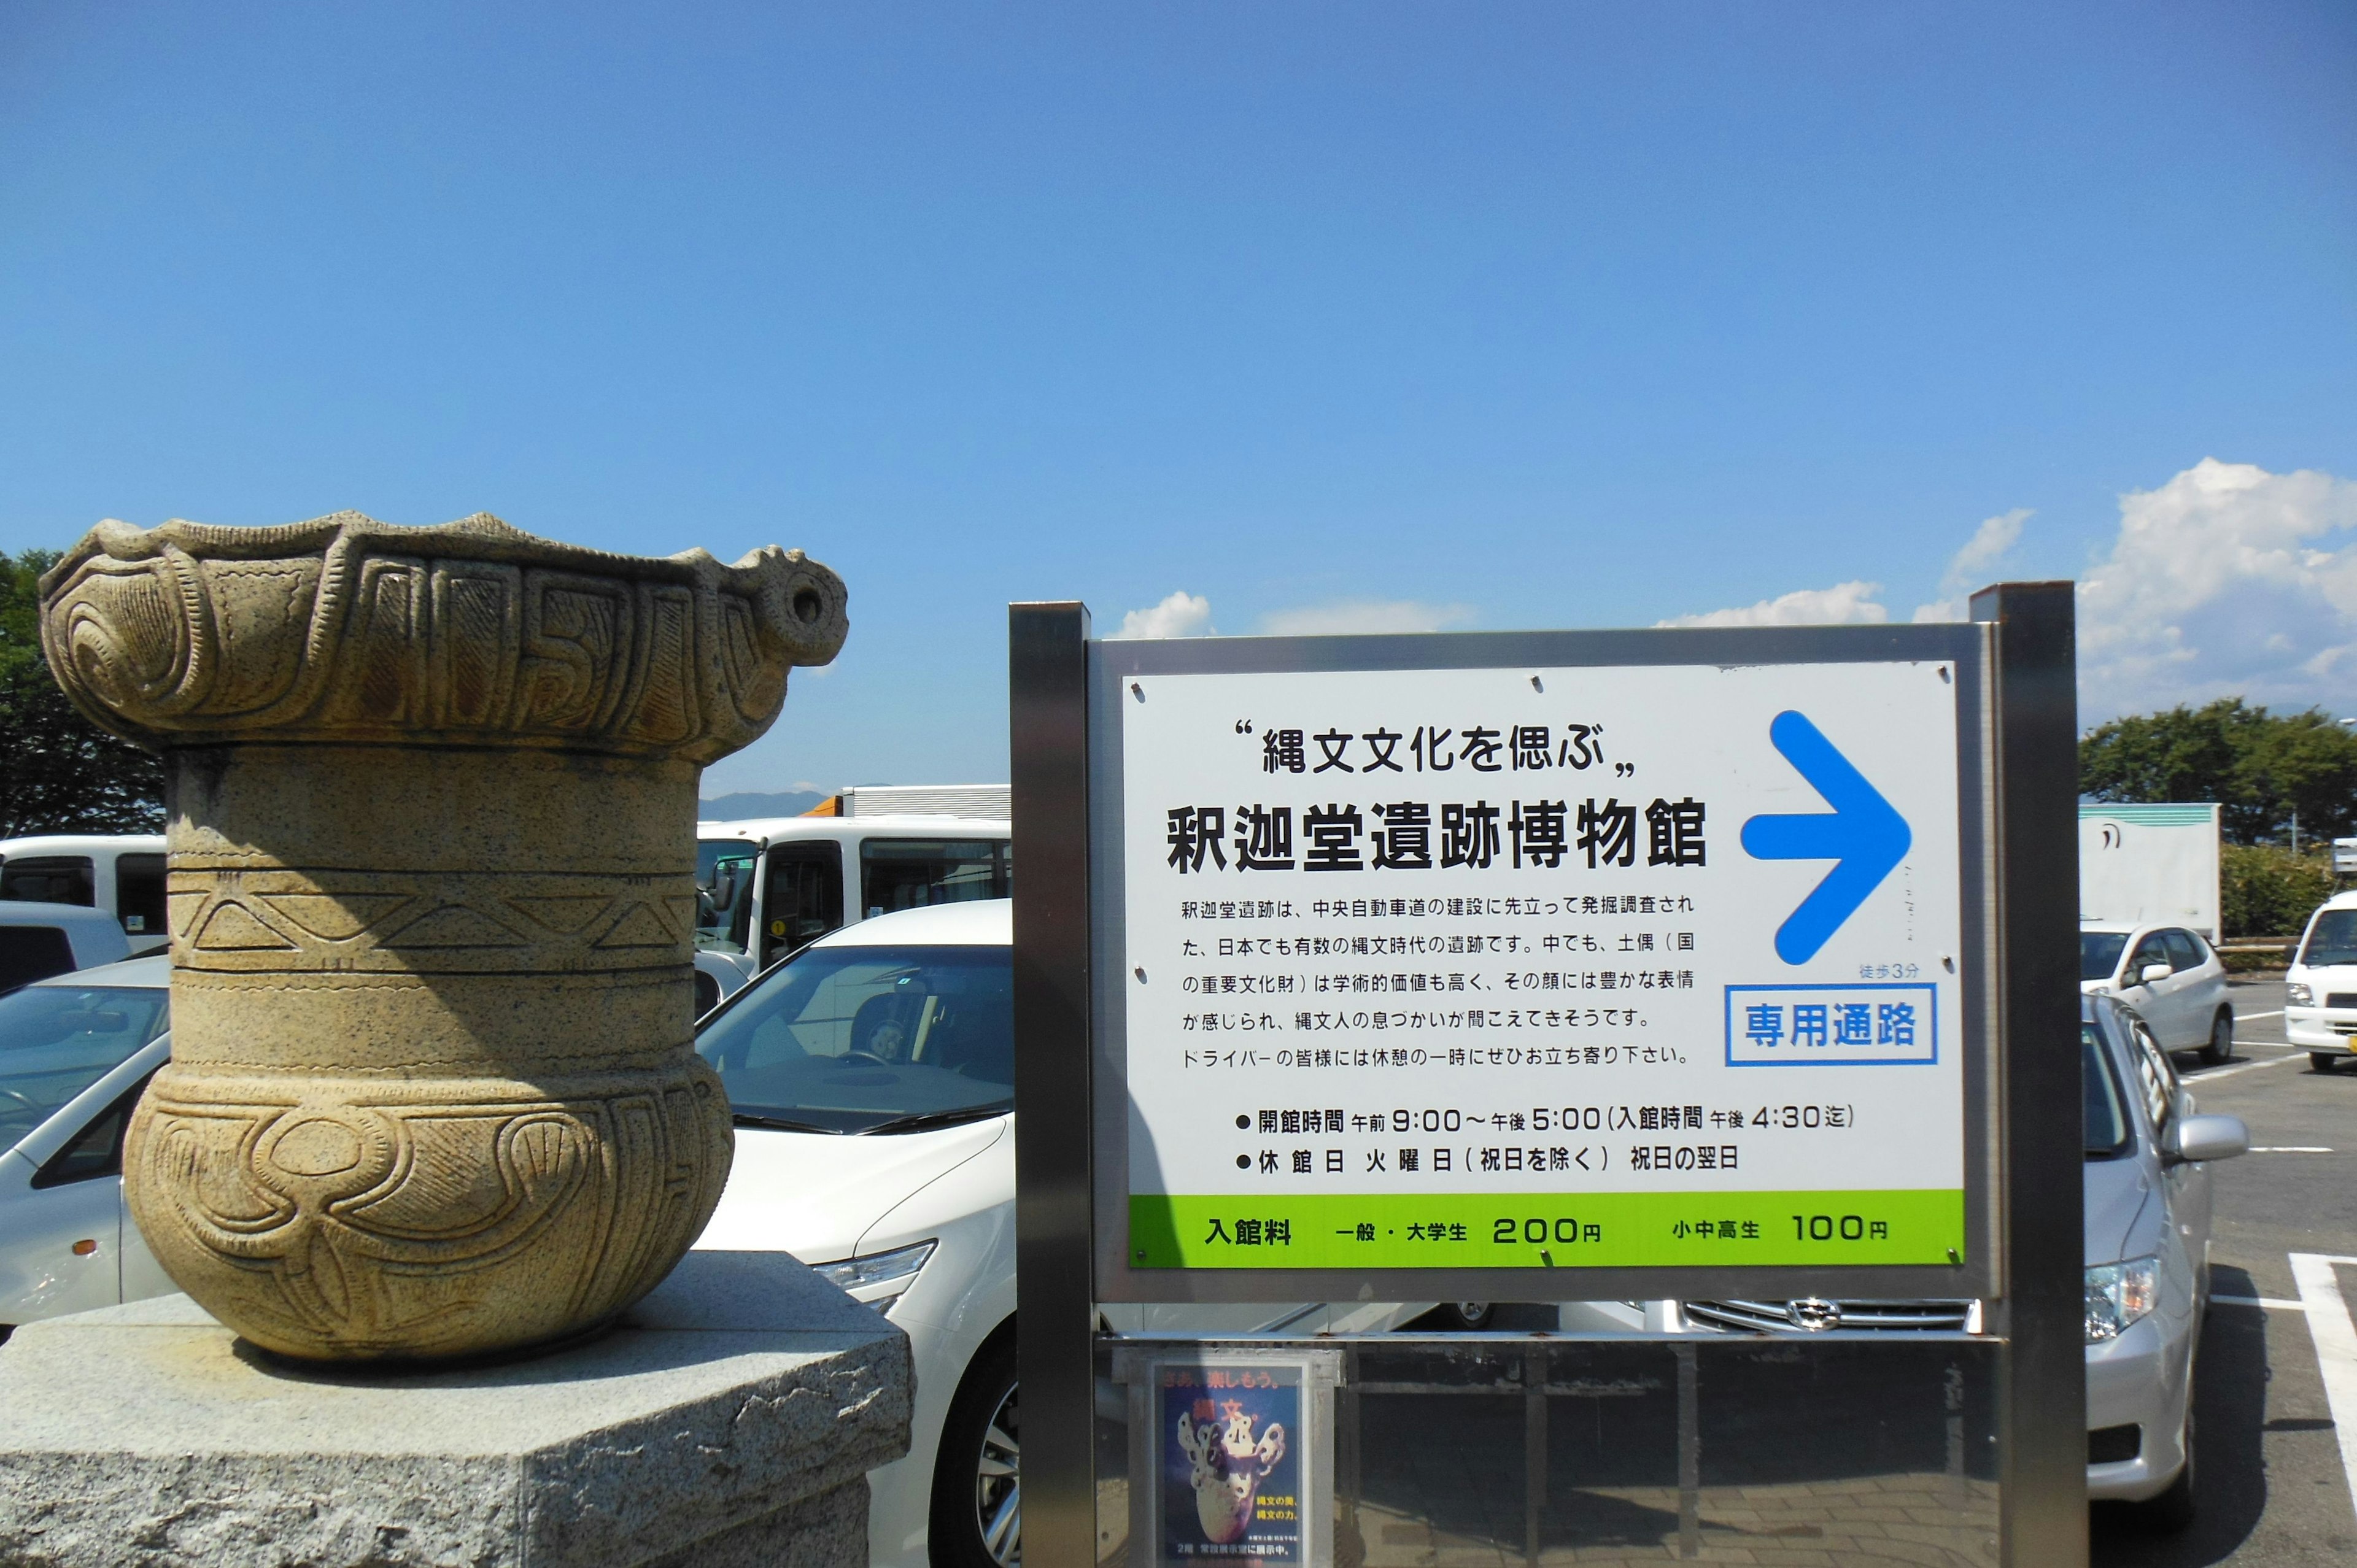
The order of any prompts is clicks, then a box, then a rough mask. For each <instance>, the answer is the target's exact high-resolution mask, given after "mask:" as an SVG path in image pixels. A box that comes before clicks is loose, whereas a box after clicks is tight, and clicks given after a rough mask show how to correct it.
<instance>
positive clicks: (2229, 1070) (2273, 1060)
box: [2185, 1040, 2300, 1083]
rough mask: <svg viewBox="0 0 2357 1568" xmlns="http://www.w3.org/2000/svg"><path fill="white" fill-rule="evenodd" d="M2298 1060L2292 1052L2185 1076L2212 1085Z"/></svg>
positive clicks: (2254, 1043) (2245, 1042)
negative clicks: (2240, 1073) (2217, 1081)
mask: <svg viewBox="0 0 2357 1568" xmlns="http://www.w3.org/2000/svg"><path fill="white" fill-rule="evenodd" d="M2275 1043H2276V1042H2275V1041H2273V1040H2236V1041H2235V1042H2234V1044H2235V1045H2236V1046H2237V1047H2242V1046H2272V1045H2275ZM2299 1058H2300V1053H2299V1052H2298V1051H2293V1052H2291V1053H2290V1054H2289V1055H2287V1056H2280V1057H2269V1058H2267V1059H2266V1060H2265V1061H2260V1062H2242V1063H2239V1064H2238V1065H2236V1066H2233V1067H2222V1068H2220V1069H2217V1070H2216V1071H2215V1072H2190V1073H2187V1074H2186V1075H2185V1076H2186V1078H2187V1079H2188V1080H2189V1081H2190V1082H2193V1083H2212V1082H2214V1081H2216V1080H2217V1079H2222V1078H2232V1077H2233V1076H2234V1075H2235V1074H2236V1073H2238V1072H2255V1071H2256V1070H2257V1069H2260V1068H2263V1067H2280V1066H2282V1065H2283V1064H2284V1063H2285V1062H2296V1061H2298V1060H2299Z"/></svg>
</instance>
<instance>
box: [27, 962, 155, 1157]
mask: <svg viewBox="0 0 2357 1568" xmlns="http://www.w3.org/2000/svg"><path fill="white" fill-rule="evenodd" d="M171 999H172V993H170V992H169V991H167V990H166V989H165V988H164V987H163V986H160V985H156V986H115V985H108V986H99V985H27V986H26V987H25V988H24V989H23V990H21V991H12V992H10V993H8V994H7V995H5V996H0V1149H5V1148H8V1147H10V1146H12V1145H13V1144H16V1141H17V1140H18V1139H19V1138H22V1137H23V1136H24V1135H25V1134H26V1133H29V1132H31V1131H32V1130H33V1129H34V1128H36V1127H38V1126H39V1125H40V1124H41V1123H42V1122H46V1121H48V1118H49V1114H50V1112H54V1111H56V1110H57V1108H58V1107H59V1106H60V1105H63V1104H64V1103H65V1102H66V1101H69V1100H71V1099H72V1098H73V1097H74V1096H75V1095H77V1094H80V1093H81V1091H82V1090H85V1089H88V1088H89V1087H90V1086H91V1084H93V1083H96V1082H97V1081H98V1080H99V1079H102V1078H103V1077H105V1076H106V1074H107V1073H108V1072H110V1071H112V1070H113V1069H115V1068H117V1067H120V1066H121V1065H122V1064H123V1063H124V1060H125V1059H127V1058H129V1057H130V1055H131V1053H132V1052H134V1051H135V1050H137V1049H138V1048H139V1047H142V1046H144V1045H145V1044H146V1043H147V1042H148V1041H150V1040H152V1039H154V1038H155V1037H156V1036H158V1035H160V1034H162V1033H163V1032H164V1029H165V1026H166V1022H167V1008H168V1007H169V1006H170V1004H171Z"/></svg>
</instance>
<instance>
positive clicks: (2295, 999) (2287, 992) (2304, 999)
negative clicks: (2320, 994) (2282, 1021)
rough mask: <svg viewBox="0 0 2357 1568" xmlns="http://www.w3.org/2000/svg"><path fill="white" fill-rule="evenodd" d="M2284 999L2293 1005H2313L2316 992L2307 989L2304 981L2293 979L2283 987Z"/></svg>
mask: <svg viewBox="0 0 2357 1568" xmlns="http://www.w3.org/2000/svg"><path fill="white" fill-rule="evenodd" d="M2284 1000H2285V1001H2286V1002H2288V1003H2290V1004H2292V1005H2293V1006H2295V1007H2313V1006H2315V1005H2316V993H2315V992H2313V991H2311V990H2309V986H2308V983H2307V982H2306V981H2300V980H2295V981H2293V982H2292V983H2290V984H2289V985H2287V986H2285V987H2284Z"/></svg>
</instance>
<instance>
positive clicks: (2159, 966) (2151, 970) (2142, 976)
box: [2136, 963, 2176, 983]
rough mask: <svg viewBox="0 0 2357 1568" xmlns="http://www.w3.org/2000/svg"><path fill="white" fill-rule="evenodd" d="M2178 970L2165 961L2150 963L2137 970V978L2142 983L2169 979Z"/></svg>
mask: <svg viewBox="0 0 2357 1568" xmlns="http://www.w3.org/2000/svg"><path fill="white" fill-rule="evenodd" d="M2175 973H2176V971H2175V970H2173V969H2171V968H2169V965H2167V964H2165V963H2148V964H2146V965H2145V966H2144V967H2143V968H2142V969H2140V970H2138V971H2136V980H2137V981H2138V982H2139V983H2151V982H2153V981H2156V980H2167V979H2168V978H2169V976H2170V975H2172V974H2175Z"/></svg>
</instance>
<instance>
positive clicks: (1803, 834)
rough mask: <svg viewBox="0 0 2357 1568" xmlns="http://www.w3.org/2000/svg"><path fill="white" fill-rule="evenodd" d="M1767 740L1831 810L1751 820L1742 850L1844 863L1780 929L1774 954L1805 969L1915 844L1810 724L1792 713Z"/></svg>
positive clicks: (1902, 822)
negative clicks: (1818, 951)
mask: <svg viewBox="0 0 2357 1568" xmlns="http://www.w3.org/2000/svg"><path fill="white" fill-rule="evenodd" d="M1768 738H1769V739H1770V740H1771V741H1773V742H1775V744H1776V749H1777V750H1779V751H1781V752H1782V753H1783V754H1784V760H1785V761H1787V762H1789V763H1791V764H1792V766H1793V768H1796V769H1798V770H1799V772H1800V775H1801V777H1802V778H1803V779H1807V780H1808V781H1809V784H1810V787H1811V788H1812V789H1815V790H1816V792H1817V793H1818V794H1819V795H1822V796H1824V801H1825V804H1826V805H1828V806H1831V807H1832V808H1833V810H1832V811H1830V812H1805V813H1797V814H1793V815H1778V816H1760V817H1754V818H1752V819H1751V820H1750V821H1749V822H1746V823H1744V824H1743V850H1744V853H1745V854H1749V855H1750V856H1751V857H1752V858H1753V859H1754V860H1831V861H1836V862H1838V863H1839V864H1838V865H1835V867H1834V868H1833V869H1832V870H1831V871H1828V872H1826V873H1825V879H1824V881H1823V882H1820V883H1818V884H1817V886H1816V890H1815V891H1814V892H1813V893H1811V894H1810V895H1809V896H1808V897H1806V898H1803V899H1802V900H1801V907H1800V908H1797V909H1795V910H1793V911H1792V915H1791V917H1790V918H1787V919H1786V920H1785V921H1784V923H1783V924H1782V925H1781V926H1779V927H1778V928H1777V929H1776V956H1777V957H1778V958H1781V959H1782V960H1783V961H1785V962H1786V963H1806V962H1808V961H1809V960H1811V959H1813V958H1814V957H1816V956H1817V950H1818V949H1819V948H1821V947H1824V945H1825V942H1826V940H1828V939H1829V938H1831V937H1832V936H1833V934H1834V933H1835V931H1837V930H1839V929H1841V926H1842V922H1843V921H1844V920H1846V919H1848V918H1850V917H1851V916H1852V915H1855V914H1857V907H1858V906H1859V905H1861V904H1863V903H1865V902H1866V900H1867V895H1868V894H1870V893H1872V892H1873V891H1874V890H1875V889H1876V888H1878V887H1879V886H1882V879H1883V878H1884V877H1886V876H1888V875H1890V869H1891V867H1893V866H1895V865H1898V864H1899V862H1900V860H1901V859H1902V858H1904V857H1905V855H1906V854H1907V846H1908V845H1909V844H1910V843H1914V842H1915V839H1914V834H1912V833H1911V832H1909V831H1908V828H1907V819H1906V818H1904V817H1902V816H1900V814H1899V813H1898V812H1897V811H1893V810H1892V809H1891V805H1890V802H1889V801H1888V800H1884V799H1883V798H1882V793H1881V791H1880V790H1878V789H1876V788H1875V787H1874V786H1873V785H1871V784H1869V783H1867V781H1866V775H1864V774H1863V773H1860V772H1859V771H1858V770H1857V768H1853V767H1851V766H1850V760H1849V758H1848V757H1844V756H1843V755H1842V754H1841V753H1840V752H1838V751H1835V749H1834V743H1833V742H1831V741H1829V740H1827V739H1826V738H1825V737H1824V732H1823V731H1821V730H1819V729H1818V728H1817V726H1816V725H1813V724H1811V723H1810V722H1809V721H1808V720H1807V719H1805V718H1803V717H1802V716H1801V715H1800V714H1797V713H1795V712H1793V711H1792V709H1789V708H1787V709H1786V710H1785V711H1784V712H1782V713H1781V714H1777V715H1776V718H1775V721H1774V722H1773V723H1771V724H1770V725H1769V726H1768Z"/></svg>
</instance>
